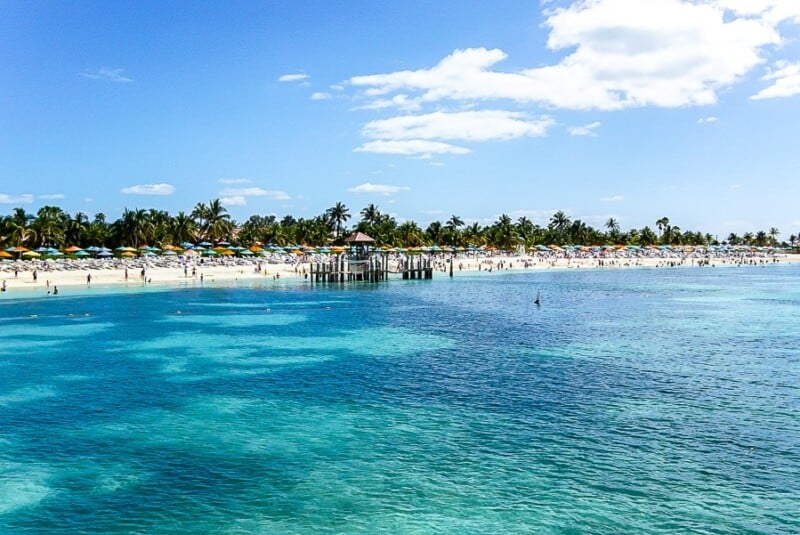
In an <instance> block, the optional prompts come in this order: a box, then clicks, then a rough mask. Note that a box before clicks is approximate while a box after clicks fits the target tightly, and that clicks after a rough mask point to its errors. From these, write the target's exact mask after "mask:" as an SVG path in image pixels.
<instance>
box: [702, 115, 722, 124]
mask: <svg viewBox="0 0 800 535" xmlns="http://www.w3.org/2000/svg"><path fill="white" fill-rule="evenodd" d="M717 121H719V118H718V117H714V116H713V115H709V116H708V117H700V118H699V119H698V120H697V123H698V124H707V123H716V122H717Z"/></svg>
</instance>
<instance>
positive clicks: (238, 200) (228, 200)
mask: <svg viewBox="0 0 800 535" xmlns="http://www.w3.org/2000/svg"><path fill="white" fill-rule="evenodd" d="M219 202H220V204H222V205H223V206H244V205H246V204H247V199H245V198H244V197H243V196H241V195H233V196H231V197H221V198H220V200H219Z"/></svg>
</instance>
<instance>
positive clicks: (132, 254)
mask: <svg viewBox="0 0 800 535" xmlns="http://www.w3.org/2000/svg"><path fill="white" fill-rule="evenodd" d="M120 256H126V257H129V258H130V257H131V256H136V253H132V252H130V251H123V253H122V254H121V255H120Z"/></svg>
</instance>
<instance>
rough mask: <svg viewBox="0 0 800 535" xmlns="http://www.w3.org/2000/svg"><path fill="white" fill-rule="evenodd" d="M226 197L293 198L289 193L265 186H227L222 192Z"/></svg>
mask: <svg viewBox="0 0 800 535" xmlns="http://www.w3.org/2000/svg"><path fill="white" fill-rule="evenodd" d="M220 195H224V196H225V197H269V198H270V199H272V200H275V201H285V200H288V199H291V197H290V196H289V194H288V193H286V192H285V191H280V190H272V189H264V188H257V187H254V188H225V189H224V190H222V191H221V192H220Z"/></svg>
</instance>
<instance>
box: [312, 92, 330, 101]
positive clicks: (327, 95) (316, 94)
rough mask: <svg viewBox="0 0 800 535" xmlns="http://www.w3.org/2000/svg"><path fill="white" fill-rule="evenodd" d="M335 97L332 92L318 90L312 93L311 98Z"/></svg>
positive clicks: (325, 98)
mask: <svg viewBox="0 0 800 535" xmlns="http://www.w3.org/2000/svg"><path fill="white" fill-rule="evenodd" d="M331 98H333V97H332V96H331V94H330V93H325V92H323V91H317V92H315V93H312V94H311V100H329V99H331Z"/></svg>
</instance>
